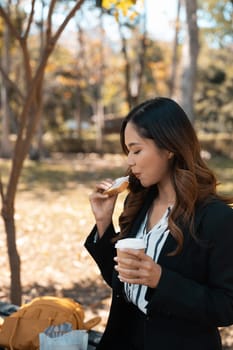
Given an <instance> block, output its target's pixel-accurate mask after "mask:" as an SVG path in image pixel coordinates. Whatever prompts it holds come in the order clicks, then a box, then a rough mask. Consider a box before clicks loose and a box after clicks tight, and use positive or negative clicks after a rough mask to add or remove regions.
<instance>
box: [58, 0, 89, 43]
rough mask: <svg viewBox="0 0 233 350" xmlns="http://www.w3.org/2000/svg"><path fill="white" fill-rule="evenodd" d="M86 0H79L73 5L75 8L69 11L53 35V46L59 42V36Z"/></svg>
mask: <svg viewBox="0 0 233 350" xmlns="http://www.w3.org/2000/svg"><path fill="white" fill-rule="evenodd" d="M84 1H85V0H79V1H78V3H77V4H76V5H75V6H74V7H73V9H72V10H71V11H70V12H69V13H68V15H67V16H66V18H65V19H64V21H63V22H62V24H61V25H60V27H59V28H58V30H57V31H56V33H55V35H54V36H53V46H54V45H55V43H56V42H57V40H58V38H59V37H60V35H61V33H62V32H63V30H64V29H65V27H66V25H67V23H68V22H69V21H70V19H71V18H72V17H73V16H74V15H75V13H76V11H77V10H79V9H80V7H81V6H82V4H83V3H84Z"/></svg>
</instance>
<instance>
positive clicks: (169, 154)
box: [168, 151, 174, 159]
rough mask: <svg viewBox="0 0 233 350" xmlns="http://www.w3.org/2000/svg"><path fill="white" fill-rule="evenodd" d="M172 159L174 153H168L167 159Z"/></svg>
mask: <svg viewBox="0 0 233 350" xmlns="http://www.w3.org/2000/svg"><path fill="white" fill-rule="evenodd" d="M173 157H174V153H173V152H170V151H169V152H168V159H171V158H173Z"/></svg>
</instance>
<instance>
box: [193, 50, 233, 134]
mask: <svg viewBox="0 0 233 350" xmlns="http://www.w3.org/2000/svg"><path fill="white" fill-rule="evenodd" d="M231 56H232V54H231V49H230V48H228V49H227V48H226V49H221V50H220V49H218V50H217V49H206V50H203V52H202V55H201V57H200V62H199V73H198V84H197V89H196V94H195V109H196V115H197V125H198V128H199V129H203V130H205V131H206V132H214V133H220V132H225V133H228V134H229V135H232V133H233V101H232V96H233V69H232V59H231Z"/></svg>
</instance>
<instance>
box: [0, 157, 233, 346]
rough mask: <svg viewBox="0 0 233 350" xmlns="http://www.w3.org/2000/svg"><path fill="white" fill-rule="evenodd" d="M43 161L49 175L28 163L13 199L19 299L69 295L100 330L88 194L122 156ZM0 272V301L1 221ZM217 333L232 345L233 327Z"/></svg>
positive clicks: (99, 283) (104, 307)
mask: <svg viewBox="0 0 233 350" xmlns="http://www.w3.org/2000/svg"><path fill="white" fill-rule="evenodd" d="M46 162H47V164H46V166H47V168H46V169H47V172H50V176H51V178H52V180H51V178H48V177H41V173H43V170H44V165H42V164H41V165H40V164H39V165H37V166H35V165H32V164H31V163H28V164H27V167H26V168H27V169H26V172H25V173H24V175H23V177H22V181H21V183H20V186H19V191H18V195H17V198H16V214H15V221H16V227H17V246H18V250H19V253H20V257H21V274H22V276H21V278H22V286H23V302H27V301H30V300H31V299H32V298H34V297H36V296H42V295H56V296H67V297H72V298H74V299H76V300H78V301H79V302H80V303H82V304H83V306H84V308H85V310H86V320H88V319H89V318H91V317H92V316H95V315H98V316H101V319H102V320H101V323H100V324H99V325H98V326H96V327H95V329H96V330H98V331H101V332H102V331H103V330H104V327H105V325H106V320H107V316H108V310H109V302H110V295H111V291H110V289H109V287H108V286H107V285H106V284H105V283H104V282H103V280H102V277H101V275H100V273H99V271H98V269H97V267H96V265H95V263H94V262H93V260H92V258H91V257H90V256H89V254H88V252H87V251H86V250H85V248H84V246H83V244H84V241H85V238H86V236H87V234H88V233H89V232H90V230H91V228H92V226H93V224H94V218H93V216H92V214H91V210H90V205H89V200H88V196H89V194H90V193H91V191H92V188H93V187H94V184H95V183H96V181H98V180H99V179H101V178H103V177H117V176H121V175H122V174H123V173H124V169H125V160H124V159H123V158H122V157H121V156H114V157H113V156H110V155H109V156H105V157H104V158H98V157H97V156H95V155H90V156H89V157H82V156H81V155H80V156H76V157H75V158H72V159H63V158H62V157H59V156H58V157H57V158H55V159H53V160H47V161H46ZM40 171H41V173H40ZM55 183H56V185H55ZM123 200H124V194H122V195H120V197H119V200H118V204H117V207H116V211H115V213H114V222H115V224H116V225H117V217H118V214H119V212H120V211H121V208H122V203H123ZM0 271H1V274H0V301H9V280H10V272H9V265H8V258H7V249H6V239H5V232H4V228H3V223H2V221H1V220H0ZM221 334H222V339H223V344H224V349H233V328H232V327H227V328H223V329H221Z"/></svg>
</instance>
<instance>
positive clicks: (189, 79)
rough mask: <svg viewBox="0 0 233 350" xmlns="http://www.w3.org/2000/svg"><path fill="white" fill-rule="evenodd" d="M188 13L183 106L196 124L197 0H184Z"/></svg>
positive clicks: (183, 69)
mask: <svg viewBox="0 0 233 350" xmlns="http://www.w3.org/2000/svg"><path fill="white" fill-rule="evenodd" d="M183 1H184V5H185V12H186V22H185V23H186V36H185V40H184V43H183V49H182V68H181V69H182V74H181V104H182V106H183V108H184V110H185V112H186V113H187V115H188V116H189V118H190V120H191V121H192V122H194V119H195V116H194V91H195V85H196V75H197V59H198V52H199V42H198V26H197V0H183Z"/></svg>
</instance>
